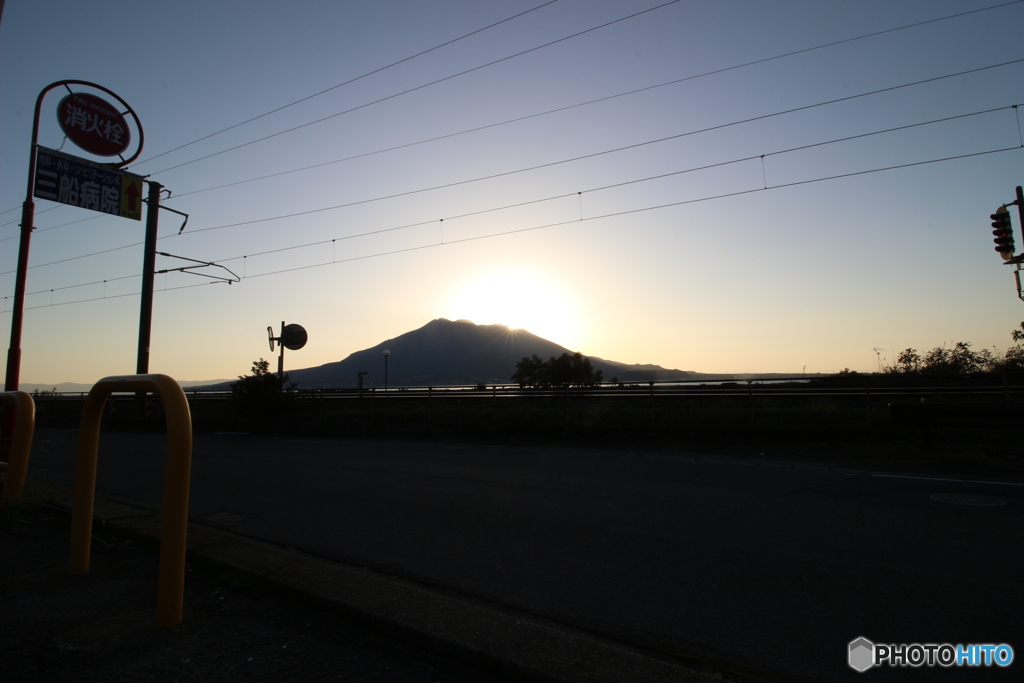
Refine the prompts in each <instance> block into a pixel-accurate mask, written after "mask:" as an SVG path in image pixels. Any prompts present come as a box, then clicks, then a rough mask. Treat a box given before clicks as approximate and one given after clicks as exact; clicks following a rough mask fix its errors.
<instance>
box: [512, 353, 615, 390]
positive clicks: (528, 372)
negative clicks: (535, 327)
mask: <svg viewBox="0 0 1024 683" xmlns="http://www.w3.org/2000/svg"><path fill="white" fill-rule="evenodd" d="M603 380H604V373H603V372H602V371H601V370H597V371H595V370H594V366H593V364H591V362H590V359H589V358H585V357H584V356H583V354H581V353H580V352H578V351H577V352H576V353H574V354H569V353H563V354H562V355H561V356H559V357H558V358H555V357H554V356H552V357H551V358H549V359H548V360H546V361H545V360H542V359H541V357H540V356H538V355H537V354H533V355H532V356H526V357H524V358H523V359H522V360H521V361H519V362H518V363H516V371H515V372H514V373H513V374H512V381H513V382H516V383H517V384H518V385H519V387H520V388H523V389H525V388H527V387H529V388H533V389H552V388H559V389H567V388H569V387H594V386H597V385H599V384H600V383H601V382H602V381H603Z"/></svg>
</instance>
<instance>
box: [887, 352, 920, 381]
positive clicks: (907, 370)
mask: <svg viewBox="0 0 1024 683" xmlns="http://www.w3.org/2000/svg"><path fill="white" fill-rule="evenodd" d="M920 369H921V354H919V353H918V352H917V349H904V350H903V351H900V354H899V355H898V356H896V365H895V366H894V367H892V368H890V370H891V371H892V372H899V373H902V374H905V375H909V374H913V373H916V372H918V371H919V370H920Z"/></svg>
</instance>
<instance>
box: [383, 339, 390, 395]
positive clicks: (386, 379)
mask: <svg viewBox="0 0 1024 683" xmlns="http://www.w3.org/2000/svg"><path fill="white" fill-rule="evenodd" d="M390 355H391V352H390V351H388V350H387V349H384V391H387V390H388V356H390Z"/></svg>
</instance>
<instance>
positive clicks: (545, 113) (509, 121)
mask: <svg viewBox="0 0 1024 683" xmlns="http://www.w3.org/2000/svg"><path fill="white" fill-rule="evenodd" d="M1021 2H1024V0H1013V1H1012V2H1007V3H1003V4H1000V5H992V6H991V7H984V8H981V9H975V10H970V11H967V12H960V13H958V14H950V15H947V16H944V17H939V18H936V19H927V20H924V21H919V22H916V23H913V24H905V25H903V26H898V27H895V28H889V29H884V30H881V31H875V32H873V33H865V34H863V35H859V36H855V37H852V38H844V39H842V40H836V41H832V42H830V43H823V44H821V45H816V46H813V47H807V48H802V49H800V50H794V51H792V52H786V53H783V54H779V55H774V56H772V57H764V58H762V59H757V60H754V61H750V62H744V63H742V64H735V65H733V66H727V67H723V68H721V69H715V70H713V71H705V72H703V73H700V74H694V75H692V76H685V77H683V78H677V79H674V80H671V81H666V82H664V83H658V84H655V85H649V86H645V87H643V88H636V89H634V90H628V91H626V92H621V93H616V94H614V95H606V96H604V97H599V98H596V99H593V100H587V101H585V102H578V103H576V104H570V105H567V106H564V107H557V108H555V109H549V110H546V111H542V112H537V113H534V114H527V115H525V116H518V117H515V118H511V119H506V120H504V121H498V122H495V123H489V124H486V125H483V126H476V127H474V128H467V129H465V130H461V131H456V132H454V133H448V134H445V135H438V136H435V137H431V138H426V139H424V140H417V141H415V142H408V143H405V144H401V145H394V146H392V147H386V148H384V149H379V150H374V151H372V152H364V153H362V154H354V155H352V156H347V157H343V158H341V159H334V160H331V161H325V162H322V163H318V164H312V165H309V166H303V167H301V168H293V169H290V170H287V171H281V172H278V173H270V174H267V175H262V176H257V177H255V178H247V179H245V180H238V181H235V182H231V183H225V184H223V185H215V186H213V187H206V188H203V189H200V190H190V191H186V192H179V193H177V194H175V196H174V198H175V199H178V198H180V197H187V196H189V195H194V194H200V193H203V192H211V191H214V190H220V189H224V188H226V187H235V186H236V185H243V184H246V183H252V182H256V181H259V180H267V179H269V178H277V177H280V176H284V175H290V174H292V173H299V172H301V171H309V170H312V169H317V168H323V167H324V166H331V165H333V164H340V163H344V162H346V161H353V160H355V159H363V158H366V157H370V156H375V155H378V154H384V153H386V152H393V151H396V150H399V149H407V148H409V147H416V146H418V145H424V144H427V143H431V142H437V141H439V140H446V139H449V138H454V137H458V136H461V135H467V134H470V133H476V132H479V131H483V130H488V129H490V128H497V127H500V126H506V125H510V124H513V123H519V122H521V121H527V120H529V119H534V118H540V117H542V116H548V115H550V114H556V113H559V112H564V111H568V110H571V109H577V108H580V107H586V106H589V105H592V104H598V103H600V102H607V101H609V100H614V99H617V98H620V97H627V96H629V95H636V94H639V93H642V92H647V91H650V90H656V89H658V88H664V87H667V86H670V85H677V84H679V83H684V82H686V81H692V80H697V79H700V78H705V77H708V76H714V75H717V74H722V73H726V72H728V71H734V70H737V69H742V68H745V67H749V66H755V65H758V64H764V63H765V62H770V61H774V60H777V59H783V58H785V57H792V56H794V55H799V54H804V53H807V52H813V51H815V50H822V49H824V48H828V47H834V46H837V45H843V44H845V43H850V42H854V41H858V40H865V39H867V38H873V37H876V36H880V35H884V34H887V33H894V32H896V31H904V30H907V29H911V28H917V27H919V26H924V25H927V24H933V23H936V22H940V21H946V20H948V19H956V18H960V17H963V16H966V15H969V14H975V13H978V12H985V11H988V10H992V9H998V8H1001V7H1006V6H1007V5H1015V4H1019V3H1021Z"/></svg>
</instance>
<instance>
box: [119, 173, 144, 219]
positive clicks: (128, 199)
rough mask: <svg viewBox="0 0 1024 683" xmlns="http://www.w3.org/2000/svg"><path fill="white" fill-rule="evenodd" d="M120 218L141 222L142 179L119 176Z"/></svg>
mask: <svg viewBox="0 0 1024 683" xmlns="http://www.w3.org/2000/svg"><path fill="white" fill-rule="evenodd" d="M121 216H122V217H124V218H131V219H132V220H136V221H141V220H142V179H141V178H133V177H131V176H128V175H125V176H121Z"/></svg>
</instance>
